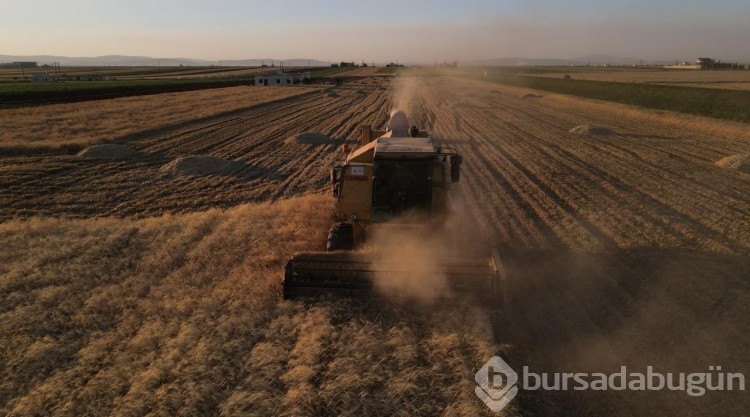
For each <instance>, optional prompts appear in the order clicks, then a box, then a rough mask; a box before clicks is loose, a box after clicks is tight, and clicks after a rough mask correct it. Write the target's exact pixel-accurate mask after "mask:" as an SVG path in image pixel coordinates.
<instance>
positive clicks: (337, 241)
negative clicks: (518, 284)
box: [283, 111, 505, 307]
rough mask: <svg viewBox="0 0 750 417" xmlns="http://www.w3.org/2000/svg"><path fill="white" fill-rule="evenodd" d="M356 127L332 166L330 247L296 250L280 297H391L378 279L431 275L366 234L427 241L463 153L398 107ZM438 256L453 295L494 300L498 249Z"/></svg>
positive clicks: (438, 269)
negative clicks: (347, 149) (354, 143)
mask: <svg viewBox="0 0 750 417" xmlns="http://www.w3.org/2000/svg"><path fill="white" fill-rule="evenodd" d="M361 133H362V139H361V146H360V147H359V148H358V149H356V150H355V151H353V152H351V153H348V154H347V157H346V160H345V162H344V164H343V165H341V166H338V167H335V168H333V169H332V170H331V183H332V193H333V197H334V198H335V199H336V209H335V212H336V217H337V219H338V221H337V222H336V223H334V224H333V225H332V226H331V229H330V231H329V235H328V244H327V250H328V252H315V253H301V254H297V255H295V256H294V257H293V258H292V259H290V260H289V261H288V262H287V264H286V268H285V273H284V280H283V295H284V297H285V298H294V297H305V296H318V295H324V294H331V295H334V296H378V295H393V294H394V293H398V291H397V290H396V291H381V287H383V284H387V283H396V284H397V283H399V282H400V281H404V282H406V281H409V282H410V284H411V285H414V284H416V285H417V286H418V285H419V280H420V279H424V280H425V283H427V281H429V280H430V277H429V276H425V273H426V272H425V271H424V268H422V267H421V266H420V267H417V264H420V262H419V260H409V259H393V258H391V257H389V256H385V255H384V253H386V252H388V251H387V250H386V249H395V250H398V248H397V247H396V248H378V247H377V242H370V241H368V236H372V235H373V234H374V232H376V231H377V233H378V234H379V235H386V236H387V235H388V234H390V233H391V231H393V232H396V231H398V233H405V232H404V231H405V230H406V231H408V232H406V233H409V232H411V231H412V230H413V231H414V234H413V235H410V236H409V240H410V241H415V240H416V242H417V244H419V242H420V239H423V241H424V242H425V244H427V243H428V242H429V241H430V239H431V233H433V236H434V233H437V232H436V231H437V230H439V229H440V225H441V224H443V223H445V221H446V219H447V217H448V214H449V210H448V195H447V191H448V188H449V187H450V186H451V184H454V183H457V182H458V181H459V179H460V166H461V163H462V159H461V155H459V154H458V152H457V151H456V150H455V149H453V148H449V147H443V146H435V145H434V144H433V143H432V140H431V139H430V137H429V135H428V134H427V132H424V131H420V130H419V129H417V128H416V127H411V128H410V127H409V121H408V119H407V117H406V115H405V114H404V113H403V112H402V111H396V112H394V113H393V114H392V115H391V119H390V121H389V123H388V127H387V129H386V130H373V129H372V128H371V127H370V126H367V125H363V126H361ZM443 236H444V235H443ZM365 242H367V243H368V246H372V245H373V244H374V247H368V251H367V252H366V253H363V252H358V251H353V250H354V249H355V248H358V247H360V246H361V245H362V244H363V243H365ZM396 246H397V245H396ZM439 258H440V259H437V260H436V261H435V262H434V264H435V265H432V266H431V268H430V270H431V271H432V272H434V274H435V275H440V276H441V277H443V278H444V280H445V282H446V284H447V285H446V287H447V289H450V291H451V293H454V292H455V293H470V294H473V295H474V296H476V297H478V298H480V299H482V300H484V301H487V302H489V303H491V305H492V306H495V307H499V306H500V304H501V303H502V299H503V297H504V292H505V291H504V290H505V271H504V269H503V264H502V261H501V259H500V256H499V254H498V252H497V251H496V250H491V251H488V254H487V256H486V257H483V258H481V259H466V258H459V257H454V256H452V255H450V254H448V255H447V256H445V254H441V255H440V257H439ZM413 261H414V262H413ZM415 280H416V283H415ZM385 286H386V287H388V285H385ZM392 288H395V289H397V288H398V285H394V286H392ZM395 295H398V294H395Z"/></svg>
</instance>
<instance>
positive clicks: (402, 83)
mask: <svg viewBox="0 0 750 417" xmlns="http://www.w3.org/2000/svg"><path fill="white" fill-rule="evenodd" d="M419 87H420V79H419V77H413V76H408V75H399V76H397V77H396V80H395V81H394V82H393V98H392V99H391V103H392V106H393V108H392V110H394V111H395V110H397V109H398V110H403V111H405V112H406V114H413V113H414V110H415V109H414V96H415V95H416V93H417V91H418V90H419Z"/></svg>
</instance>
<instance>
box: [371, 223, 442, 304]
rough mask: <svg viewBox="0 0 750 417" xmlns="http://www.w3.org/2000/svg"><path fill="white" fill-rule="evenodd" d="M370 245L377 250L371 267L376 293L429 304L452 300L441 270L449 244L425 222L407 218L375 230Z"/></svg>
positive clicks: (373, 229)
mask: <svg viewBox="0 0 750 417" xmlns="http://www.w3.org/2000/svg"><path fill="white" fill-rule="evenodd" d="M370 245H371V246H372V247H373V248H375V250H377V253H376V254H375V255H374V257H373V259H374V261H373V263H372V267H373V269H374V270H375V271H377V272H376V275H375V287H376V290H377V291H379V292H381V293H383V294H384V295H386V296H398V297H402V298H405V299H409V300H416V301H419V302H427V303H430V302H433V301H435V300H438V299H441V298H445V297H449V296H450V286H449V283H448V277H447V275H446V274H445V271H444V268H443V266H442V263H443V262H444V261H445V259H446V258H447V257H448V256H449V255H450V251H449V245H448V240H447V239H445V238H444V236H440V233H436V231H434V230H431V227H430V225H428V224H425V223H424V219H420V218H417V216H416V215H407V216H402V217H400V218H398V219H396V220H393V221H391V222H389V223H387V224H383V225H379V226H376V227H373V228H372V232H371V236H370V237H369V238H368V246H370Z"/></svg>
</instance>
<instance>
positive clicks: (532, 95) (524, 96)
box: [518, 93, 541, 99]
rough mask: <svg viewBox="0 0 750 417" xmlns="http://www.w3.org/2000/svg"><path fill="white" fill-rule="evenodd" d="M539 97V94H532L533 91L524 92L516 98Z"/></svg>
mask: <svg viewBox="0 0 750 417" xmlns="http://www.w3.org/2000/svg"><path fill="white" fill-rule="evenodd" d="M539 97H541V96H540V95H539V94H534V93H526V94H524V95H521V96H518V98H524V99H526V98H539Z"/></svg>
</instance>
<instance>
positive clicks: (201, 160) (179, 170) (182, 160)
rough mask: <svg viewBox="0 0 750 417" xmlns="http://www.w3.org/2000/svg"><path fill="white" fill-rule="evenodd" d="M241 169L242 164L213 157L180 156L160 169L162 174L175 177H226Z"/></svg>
mask: <svg viewBox="0 0 750 417" xmlns="http://www.w3.org/2000/svg"><path fill="white" fill-rule="evenodd" d="M240 168H242V163H241V162H237V161H229V160H226V159H222V158H217V157H215V156H208V155H188V156H180V157H178V158H175V159H174V160H172V162H169V163H167V164H165V165H163V166H162V167H161V171H162V172H169V173H173V174H177V175H228V174H231V173H233V172H235V171H237V170H239V169H240Z"/></svg>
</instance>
